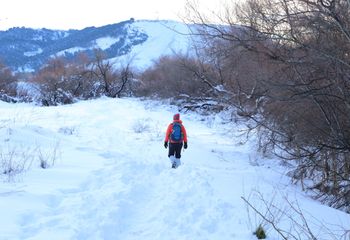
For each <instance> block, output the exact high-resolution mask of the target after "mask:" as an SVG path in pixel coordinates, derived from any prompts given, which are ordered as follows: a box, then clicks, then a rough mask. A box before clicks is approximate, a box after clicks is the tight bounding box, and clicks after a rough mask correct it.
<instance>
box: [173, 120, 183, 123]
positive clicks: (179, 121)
mask: <svg viewBox="0 0 350 240" xmlns="http://www.w3.org/2000/svg"><path fill="white" fill-rule="evenodd" d="M173 122H174V123H180V124H182V121H181V120H180V119H179V120H174V121H173Z"/></svg>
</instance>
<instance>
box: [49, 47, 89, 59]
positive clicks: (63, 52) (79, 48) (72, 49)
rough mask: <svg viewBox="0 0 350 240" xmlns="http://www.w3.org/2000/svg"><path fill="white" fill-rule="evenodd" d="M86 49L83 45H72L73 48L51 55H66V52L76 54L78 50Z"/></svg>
mask: <svg viewBox="0 0 350 240" xmlns="http://www.w3.org/2000/svg"><path fill="white" fill-rule="evenodd" d="M84 50H86V48H82V47H72V48H68V49H65V50H62V51H59V52H57V53H56V54H55V55H52V56H51V57H54V56H64V55H65V54H66V53H71V54H74V53H77V52H82V51H84Z"/></svg>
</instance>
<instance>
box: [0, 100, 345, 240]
mask: <svg viewBox="0 0 350 240" xmlns="http://www.w3.org/2000/svg"><path fill="white" fill-rule="evenodd" d="M176 112H177V109H176V108H175V107H172V106H169V105H164V104H160V103H157V102H152V101H141V100H138V99H107V98H101V99H98V100H92V101H84V102H79V103H76V104H73V105H65V106H58V107H36V106H32V105H29V104H7V103H2V102H0V133H1V134H0V161H1V162H2V163H3V162H4V161H9V160H11V162H12V166H13V169H18V168H19V167H18V165H16V162H17V161H25V163H26V164H25V167H26V168H27V170H25V172H24V173H22V174H13V175H9V174H2V175H0V176H1V177H2V179H1V180H2V181H1V183H0V226H1V231H0V239H1V240H2V239H20V240H23V239H43V240H47V239H50V240H54V239H59V240H62V239H81V240H87V239H91V240H98V239H111V240H112V239H113V240H115V239H123V240H128V239H142V240H146V239H150V240H172V239H174V240H175V239H176V240H187V239H188V240H196V239H198V240H205V239H208V240H209V239H210V240H214V239H218V240H223V239H225V240H226V239H239V240H245V239H256V237H255V236H254V235H253V234H252V232H253V231H254V230H256V227H257V226H258V225H259V223H261V221H260V220H259V217H258V215H257V214H253V213H252V211H251V210H247V206H246V204H245V203H244V201H243V200H242V198H241V197H245V198H247V199H249V201H250V202H252V203H253V204H254V205H255V206H256V207H257V208H258V209H261V208H259V207H261V205H262V203H261V202H259V201H258V200H259V197H258V196H259V194H256V193H261V194H263V195H264V198H265V199H267V201H268V203H271V202H270V200H271V199H274V202H273V204H274V205H275V206H278V207H281V208H284V207H285V206H288V204H286V202H285V201H284V200H283V199H284V198H286V199H288V200H289V201H290V202H291V203H292V204H295V205H294V206H298V207H300V209H301V210H302V211H303V213H304V215H305V217H306V219H307V220H308V221H309V224H310V227H311V228H312V230H313V231H314V232H315V234H317V236H318V237H319V239H331V238H330V235H329V233H327V231H328V230H327V228H329V229H332V231H333V233H335V234H338V233H340V232H337V231H338V230H339V229H340V230H342V229H349V226H350V216H349V215H348V214H345V213H343V212H341V211H338V210H335V209H331V208H329V207H327V206H324V205H321V204H320V203H318V202H317V201H314V200H312V199H310V198H309V197H307V196H306V195H305V194H304V193H303V192H301V191H300V189H299V187H298V186H297V185H291V184H290V182H289V178H288V177H286V176H285V174H284V173H285V171H286V169H285V168H284V167H282V166H280V165H279V164H278V162H277V161H276V160H273V159H261V158H260V157H259V156H257V155H256V154H255V152H254V148H253V144H250V143H249V142H248V143H246V144H242V140H244V138H243V137H239V136H238V135H239V129H240V127H238V126H236V127H234V128H233V129H232V126H228V125H224V124H222V120H221V118H220V117H219V116H216V117H204V116H200V115H197V114H194V113H188V114H185V113H183V114H181V118H182V120H183V122H184V126H185V127H186V129H187V132H188V138H189V140H188V145H189V147H188V149H187V150H185V151H184V152H183V155H182V162H183V165H181V166H180V167H179V168H178V169H171V167H170V162H169V160H168V159H167V150H166V149H164V147H163V139H164V134H165V130H166V127H167V125H168V124H169V122H170V121H171V120H172V116H173V114H174V113H176ZM229 129H230V130H229ZM40 160H43V162H45V161H47V164H48V165H49V166H48V168H46V169H43V168H41V167H40ZM7 165H9V164H7ZM52 165H53V166H52ZM16 166H17V167H16ZM19 166H20V165H19ZM1 167H2V168H3V169H2V171H3V170H4V168H5V167H6V165H2V166H1ZM271 205H272V204H271ZM286 211H287V210H286ZM287 213H290V212H287ZM292 215H293V212H292ZM295 219H298V216H297V215H295ZM277 220H278V219H277V216H276V221H277ZM278 225H279V226H280V227H284V228H288V223H287V222H286V221H285V219H283V218H280V219H279V221H278ZM294 227H295V226H294ZM291 231H295V230H294V229H291ZM267 234H268V239H279V238H278V237H277V235H276V234H275V233H273V231H272V229H271V228H268V227H267ZM301 239H303V238H301Z"/></svg>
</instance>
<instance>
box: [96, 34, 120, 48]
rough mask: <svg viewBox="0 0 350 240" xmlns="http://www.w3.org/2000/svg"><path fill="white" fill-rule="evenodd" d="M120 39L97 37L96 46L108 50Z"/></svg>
mask: <svg viewBox="0 0 350 240" xmlns="http://www.w3.org/2000/svg"><path fill="white" fill-rule="evenodd" d="M118 41H119V38H114V37H103V38H98V39H96V41H95V42H96V44H95V45H96V46H95V48H100V49H102V50H106V49H108V48H110V47H111V46H112V45H113V44H115V43H117V42H118Z"/></svg>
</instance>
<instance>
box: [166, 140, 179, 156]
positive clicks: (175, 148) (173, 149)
mask: <svg viewBox="0 0 350 240" xmlns="http://www.w3.org/2000/svg"><path fill="white" fill-rule="evenodd" d="M181 149H182V142H181V143H169V154H168V157H170V156H174V155H175V157H176V158H181Z"/></svg>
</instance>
